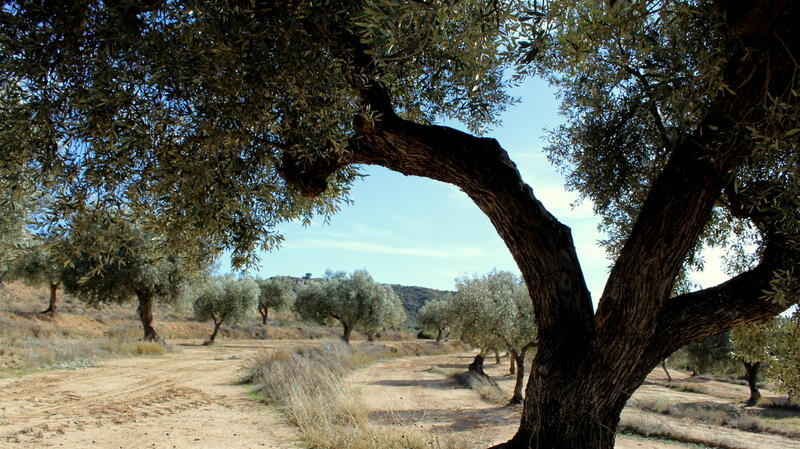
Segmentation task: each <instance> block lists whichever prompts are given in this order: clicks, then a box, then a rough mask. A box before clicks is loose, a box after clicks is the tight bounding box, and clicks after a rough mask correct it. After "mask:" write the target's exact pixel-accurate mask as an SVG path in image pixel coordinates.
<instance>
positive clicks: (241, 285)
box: [192, 278, 259, 343]
mask: <svg viewBox="0 0 800 449" xmlns="http://www.w3.org/2000/svg"><path fill="white" fill-rule="evenodd" d="M258 299H259V286H258V284H257V283H256V282H255V281H253V280H252V279H249V278H245V279H239V280H236V279H229V278H222V279H210V280H208V281H206V282H205V283H204V284H203V286H202V287H200V289H199V291H198V292H197V296H196V297H195V299H194V303H193V305H192V307H193V309H194V315H195V317H197V319H198V320H200V321H208V320H211V321H213V322H214V331H213V332H211V335H210V336H209V337H208V342H209V343H213V342H214V340H215V339H216V338H217V333H218V332H219V329H220V327H222V324H223V323H227V324H235V323H238V322H240V321H243V320H245V319H247V317H249V316H250V314H252V313H253V309H255V307H256V304H257V303H258Z"/></svg>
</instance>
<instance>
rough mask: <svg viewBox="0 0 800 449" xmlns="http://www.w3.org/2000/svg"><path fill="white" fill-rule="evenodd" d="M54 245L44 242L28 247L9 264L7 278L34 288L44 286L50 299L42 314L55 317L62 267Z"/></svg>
mask: <svg viewBox="0 0 800 449" xmlns="http://www.w3.org/2000/svg"><path fill="white" fill-rule="evenodd" d="M57 248H58V246H57V245H56V244H50V245H47V244H45V243H44V242H39V244H37V245H34V246H29V247H28V249H27V250H25V251H24V252H23V253H22V254H20V255H19V256H18V257H17V258H16V259H14V261H13V262H12V263H11V266H10V269H9V272H8V275H7V278H8V279H10V280H15V279H21V280H22V281H24V282H25V283H27V284H29V285H34V286H40V285H42V286H46V287H47V288H49V289H50V299H49V302H48V305H47V309H46V310H44V311H42V313H44V314H48V315H51V316H55V315H56V313H57V312H58V289H59V287H60V286H61V278H62V273H63V271H64V265H63V262H62V259H60V258H59V257H58V255H56V254H54V252H55V251H57Z"/></svg>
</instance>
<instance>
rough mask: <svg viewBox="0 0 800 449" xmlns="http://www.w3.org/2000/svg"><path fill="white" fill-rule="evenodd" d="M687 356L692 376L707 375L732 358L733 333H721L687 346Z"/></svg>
mask: <svg viewBox="0 0 800 449" xmlns="http://www.w3.org/2000/svg"><path fill="white" fill-rule="evenodd" d="M686 355H687V358H688V359H689V365H690V367H691V368H692V375H693V376H696V375H698V374H702V373H707V372H709V371H711V369H712V368H713V367H714V366H715V365H717V364H719V363H720V362H722V361H723V360H729V359H730V356H731V333H730V332H729V331H726V332H720V333H719V334H717V335H711V336H709V337H706V338H703V339H701V340H697V341H693V342H692V343H689V344H688V345H686Z"/></svg>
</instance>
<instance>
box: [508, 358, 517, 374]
mask: <svg viewBox="0 0 800 449" xmlns="http://www.w3.org/2000/svg"><path fill="white" fill-rule="evenodd" d="M508 360H509V364H508V372H509V374H515V373H516V372H517V361H516V360H514V357H509V358H508Z"/></svg>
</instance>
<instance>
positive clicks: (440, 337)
mask: <svg viewBox="0 0 800 449" xmlns="http://www.w3.org/2000/svg"><path fill="white" fill-rule="evenodd" d="M442 340H444V332H443V331H442V330H441V329H439V330H438V331H437V332H436V343H441V342H442Z"/></svg>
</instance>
